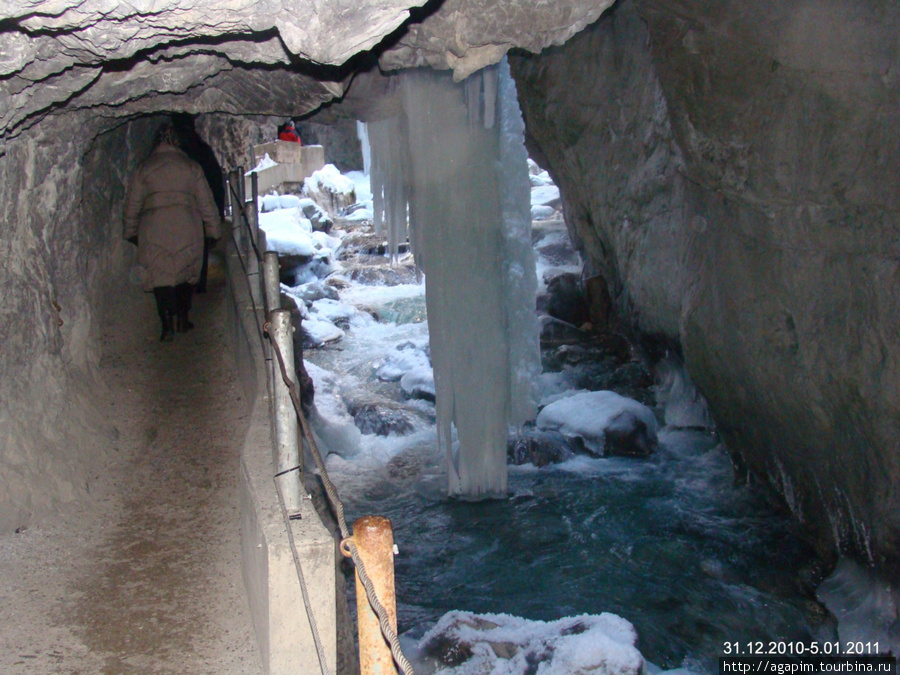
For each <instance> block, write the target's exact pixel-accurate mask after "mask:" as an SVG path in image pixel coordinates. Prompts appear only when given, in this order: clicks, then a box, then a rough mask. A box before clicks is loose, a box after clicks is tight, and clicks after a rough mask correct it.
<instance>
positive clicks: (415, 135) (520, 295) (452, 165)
mask: <svg viewBox="0 0 900 675" xmlns="http://www.w3.org/2000/svg"><path fill="white" fill-rule="evenodd" d="M473 77H476V78H480V80H481V83H482V84H479V83H478V82H475V83H473V82H471V81H470V82H468V83H464V84H455V83H454V82H453V81H452V79H451V77H450V75H449V74H444V73H436V72H434V71H428V70H419V71H413V72H409V73H406V74H404V76H403V85H402V90H403V101H404V109H405V111H406V117H407V124H408V133H409V155H410V160H411V172H410V174H411V177H412V186H411V187H412V190H411V196H412V199H411V204H410V212H411V213H412V214H413V219H412V233H411V240H412V242H413V246H414V251H415V254H416V260H417V263H418V264H419V265H420V266H421V267H422V268H423V270H424V272H425V280H426V285H427V292H426V303H427V306H428V328H429V334H430V339H431V356H432V361H433V365H434V376H435V389H436V395H437V402H436V407H437V417H438V428H439V437H440V442H441V445H442V446H444V447H445V448H446V450H447V453H448V463H449V471H448V474H449V492H450V494H451V495H458V496H461V497H464V498H468V499H481V498H489V497H504V496H506V492H507V486H506V479H507V470H506V437H507V429H508V423H509V422H518V421H521V420H522V419H524V418H527V417H529V416H531V415H532V414H533V407H534V396H533V384H532V382H531V381H533V379H534V376H535V375H536V374H537V373H538V372H539V365H538V364H539V357H538V332H537V323H536V320H535V319H534V317H533V307H534V293H535V289H536V279H535V273H534V261H533V257H532V256H533V253H532V250H531V247H530V226H531V221H530V210H529V188H528V182H527V181H528V169H527V164H526V159H527V155H526V153H525V149H524V138H523V130H524V126H523V124H522V120H521V115H520V114H519V109H518V103H517V102H516V99H515V86H514V84H513V83H512V80H511V78H510V77H509V74H508V71H504V72H502V73H500V80H501V86H500V87H499V92H498V93H499V96H500V99H501V100H500V101H496V102H495V100H494V92H495V91H497V90H496V89H495V88H494V87H493V86H492V84H493V83H494V82H496V75H495V73H488V74H487V76H486V77H485V76H484V74H483V73H477V74H475V75H474V76H473ZM483 83H487V86H484V84H483ZM479 94H480V95H479ZM467 102H468V104H467ZM495 103H496V105H495ZM473 105H476V106H479V110H478V111H477V114H472V113H471V112H470V111H471V107H472V106H473ZM496 115H499V116H500V118H501V119H500V123H499V124H497V123H496V122H495V117H496ZM471 120H476V121H478V122H479V123H478V124H472V123H470V122H471ZM501 129H502V130H503V131H502V133H501ZM507 226H509V227H511V229H510V230H507V229H506V228H507ZM523 358H524V359H525V362H526V365H524V366H523V365H521V363H519V361H520V360H521V359H523ZM514 360H516V361H517V363H513V361H514ZM529 380H531V381H529ZM454 426H455V428H456V431H457V437H458V450H457V451H456V452H454V448H453V444H452V429H453V427H454Z"/></svg>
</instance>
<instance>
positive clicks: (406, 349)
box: [377, 342, 431, 382]
mask: <svg viewBox="0 0 900 675" xmlns="http://www.w3.org/2000/svg"><path fill="white" fill-rule="evenodd" d="M417 368H431V361H430V360H429V358H428V354H427V353H426V352H425V348H424V347H421V346H419V345H416V344H414V343H412V342H404V343H402V344H399V345H397V346H396V347H394V349H392V350H391V351H389V352H388V353H387V355H386V356H385V358H384V361H383V362H382V363H380V364H379V365H378V371H377V375H378V379H379V380H384V381H385V382H395V381H397V380H399V379H400V378H402V377H403V376H404V375H405V374H406V373H408V372H409V371H411V370H415V369H417Z"/></svg>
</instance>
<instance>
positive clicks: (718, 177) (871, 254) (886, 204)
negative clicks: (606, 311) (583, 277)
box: [511, 0, 900, 574]
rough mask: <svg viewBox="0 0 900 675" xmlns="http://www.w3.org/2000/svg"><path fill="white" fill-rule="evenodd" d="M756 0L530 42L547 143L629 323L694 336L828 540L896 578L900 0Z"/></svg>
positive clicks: (619, 21)
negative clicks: (821, 1) (559, 43)
mask: <svg viewBox="0 0 900 675" xmlns="http://www.w3.org/2000/svg"><path fill="white" fill-rule="evenodd" d="M738 5H739V3H737V2H731V1H729V2H726V3H725V4H723V5H719V6H717V8H716V9H715V11H712V12H710V11H709V10H710V7H709V6H708V3H704V2H688V3H683V2H674V1H673V2H669V1H668V0H664V1H663V2H620V3H618V4H617V5H616V8H615V9H614V10H612V12H611V13H609V14H607V15H606V16H605V17H604V18H603V19H602V20H601V21H599V22H598V23H597V24H595V25H594V26H593V27H591V28H589V29H588V30H586V31H584V32H582V33H581V34H579V35H577V36H575V37H574V38H573V39H572V40H570V41H569V42H568V43H567V44H566V45H564V46H563V47H562V48H560V49H558V50H546V51H545V52H543V53H542V54H541V55H540V56H535V57H531V56H528V55H522V54H517V55H515V56H513V57H512V59H511V65H512V69H513V73H514V76H515V77H516V81H517V85H518V86H519V93H520V101H521V103H522V107H523V113H524V116H525V119H526V128H527V136H528V138H527V142H528V144H529V150H530V151H531V154H532V156H533V157H535V158H536V159H538V161H539V162H540V163H541V164H542V165H543V166H546V167H547V168H549V169H550V173H551V175H552V176H553V178H554V181H555V182H556V184H557V185H559V187H560V190H561V193H562V195H563V202H564V204H565V209H566V218H567V222H568V223H569V225H570V227H571V228H572V229H573V231H574V234H575V237H576V239H577V240H578V242H579V250H580V251H581V252H582V254H583V255H584V256H585V258H586V259H587V261H588V262H589V265H590V275H591V276H594V275H597V276H599V277H602V279H603V280H604V282H605V285H606V286H607V291H608V296H609V298H610V301H611V304H610V309H611V310H612V312H613V313H614V314H615V315H616V316H617V317H618V319H617V320H618V321H620V322H623V321H624V324H625V325H626V326H629V328H630V327H633V328H635V329H636V330H637V332H639V333H643V334H645V335H649V336H664V337H665V338H666V339H667V340H670V341H673V343H675V344H678V345H680V347H681V349H683V354H684V356H685V363H686V365H687V368H688V370H689V372H690V375H691V378H692V380H693V381H694V383H695V384H696V385H697V387H698V388H699V389H700V390H701V391H702V392H703V394H704V395H705V396H706V397H707V399H708V401H709V404H710V409H711V412H712V414H713V416H714V417H715V419H716V420H717V422H718V423H719V428H720V430H721V432H722V433H723V436H724V440H725V441H726V442H727V444H728V446H729V448H731V449H732V450H736V451H738V452H740V453H741V454H742V455H744V456H745V459H746V462H747V464H748V465H749V466H751V467H752V469H753V471H754V473H755V475H756V476H757V477H760V478H762V479H763V480H764V481H766V482H769V483H770V484H771V485H772V486H773V487H775V488H776V489H777V490H778V491H779V492H780V493H781V494H782V495H783V496H784V499H785V503H786V505H787V506H788V507H789V508H790V509H791V510H793V511H794V513H795V514H796V515H797V516H798V517H801V518H802V519H803V522H804V523H805V525H806V528H805V531H806V533H807V534H808V535H809V536H810V537H812V538H814V539H815V540H816V541H817V542H818V544H819V545H820V546H821V547H822V548H823V549H825V548H828V549H831V550H832V551H834V550H837V549H844V550H854V551H855V552H856V553H857V555H859V556H861V558H862V559H864V560H866V561H867V562H874V563H876V564H878V565H882V566H883V567H884V569H885V570H888V569H891V570H893V571H892V572H891V573H892V574H896V565H895V564H894V561H895V560H896V551H897V550H900V517H898V515H897V514H898V513H900V511H898V508H897V504H898V497H897V494H898V493H897V491H896V490H895V489H894V488H893V486H895V485H896V483H897V482H898V480H900V459H898V455H897V453H896V452H894V448H895V446H896V443H895V439H896V438H897V437H898V435H900V414H898V412H897V411H898V410H900V387H898V385H897V383H898V382H900V348H898V346H897V342H896V340H894V339H893V338H892V337H890V336H892V335H896V334H897V333H898V332H900V310H898V308H900V302H898V293H900V290H898V289H900V283H897V282H898V279H900V277H898V269H897V265H896V259H897V241H896V236H895V233H896V231H897V215H896V214H897V213H898V209H897V205H896V202H897V199H898V193H897V191H896V189H894V188H895V186H894V183H895V180H894V179H893V178H888V176H895V175H897V173H898V168H897V163H898V161H900V159H898V158H900V134H897V133H896V132H895V131H891V132H888V131H887V129H889V128H890V129H893V130H896V129H897V128H900V126H898V125H900V119H898V115H900V113H898V110H900V107H898V105H897V101H898V88H897V86H896V83H894V82H893V81H892V80H890V81H888V80H885V79H884V78H883V77H881V76H879V75H876V73H885V72H889V71H890V72H893V70H894V69H896V68H897V64H898V61H897V59H898V56H897V54H896V51H894V50H893V48H892V47H888V45H892V44H894V42H895V35H896V29H897V26H898V25H900V15H898V9H897V8H896V7H891V8H890V9H888V8H887V7H886V6H883V5H877V6H876V5H869V6H866V7H865V8H863V7H851V6H850V5H849V4H846V3H838V4H836V5H827V6H826V5H815V6H812V5H810V4H808V3H805V2H800V1H796V2H788V3H781V4H779V5H778V7H777V8H776V7H775V6H774V5H772V7H771V9H772V11H771V12H767V11H762V12H753V13H751V14H746V13H743V12H742V10H741V8H740V7H739V6H738ZM725 26H727V29H724V27H725ZM788 26H789V27H790V28H787V27H788ZM851 26H852V28H851ZM782 28H784V29H783V30H782ZM751 42H752V44H753V45H754V46H753V48H752V49H748V48H747V47H748V44H750V43H751ZM573 64H578V67H577V68H576V67H574V65H573ZM876 64H878V65H876ZM636 83H639V84H638V86H635V85H636ZM700 83H702V84H700ZM888 111H889V112H888ZM888 119H889V120H891V121H890V122H887V123H886V120H888ZM892 233H894V234H892ZM890 260H893V261H894V262H888V261H890ZM826 269H827V270H828V271H827V273H826V272H825V271H824V270H826ZM848 382H852V383H853V384H850V385H847V384H846V383H848ZM850 419H853V420H855V422H854V423H849V422H848V420H850ZM876 465H877V466H878V467H879V469H878V471H876V472H874V474H873V473H872V472H871V471H870V467H872V466H876ZM873 494H876V495H879V496H878V497H875V498H873V497H872V495H873ZM838 495H840V496H838ZM863 531H865V532H866V534H865V535H863V534H862V532H863Z"/></svg>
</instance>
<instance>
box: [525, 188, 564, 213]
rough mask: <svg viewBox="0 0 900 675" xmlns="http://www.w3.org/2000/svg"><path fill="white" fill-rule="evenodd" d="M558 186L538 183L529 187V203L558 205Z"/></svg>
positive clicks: (534, 204)
mask: <svg viewBox="0 0 900 675" xmlns="http://www.w3.org/2000/svg"><path fill="white" fill-rule="evenodd" d="M559 204H560V201H559V188H558V187H556V186H555V185H539V186H538V187H533V188H531V205H532V206H538V205H541V206H552V207H554V208H556V207H558V206H559Z"/></svg>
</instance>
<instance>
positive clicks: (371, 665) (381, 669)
mask: <svg viewBox="0 0 900 675" xmlns="http://www.w3.org/2000/svg"><path fill="white" fill-rule="evenodd" d="M353 542H354V543H355V544H356V550H357V552H358V553H359V557H360V558H361V559H362V562H363V565H365V567H366V574H368V576H369V579H370V580H371V582H372V586H373V587H374V588H375V595H376V596H377V597H378V599H379V600H380V601H381V604H382V605H384V608H385V610H386V611H387V616H388V621H389V622H390V624H391V626H392V627H393V629H394V632H395V633H396V631H397V597H396V593H395V591H394V531H393V529H391V521H390V520H388V519H387V518H385V517H384V516H364V517H363V518H360V519H359V520H357V521H356V522H355V523H353ZM356 609H357V612H356V615H357V622H358V623H359V672H360V673H361V675H376V674H377V675H387V674H388V673H396V672H397V668H396V666H395V665H394V657H393V656H392V655H391V647H390V645H389V644H388V643H387V642H386V641H385V639H384V635H382V633H381V625H380V624H379V622H378V616H377V615H376V614H375V610H373V609H372V607H371V606H370V605H369V601H368V599H367V598H366V589H365V588H364V587H363V585H362V582H361V581H360V580H359V574H357V575H356Z"/></svg>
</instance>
